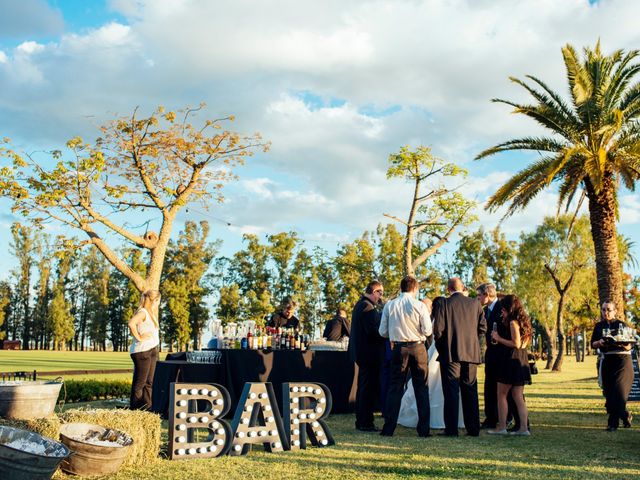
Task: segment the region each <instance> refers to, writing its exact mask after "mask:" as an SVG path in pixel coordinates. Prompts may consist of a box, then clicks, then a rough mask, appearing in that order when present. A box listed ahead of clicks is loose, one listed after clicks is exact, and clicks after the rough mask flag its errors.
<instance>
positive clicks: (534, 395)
mask: <svg viewBox="0 0 640 480" xmlns="http://www.w3.org/2000/svg"><path fill="white" fill-rule="evenodd" d="M525 397H526V398H544V399H545V400H546V399H549V400H550V399H553V398H562V399H566V400H594V399H598V398H603V397H602V394H597V393H594V394H593V395H591V394H583V393H581V394H572V393H546V392H545V393H537V392H534V393H529V392H526V393H525Z"/></svg>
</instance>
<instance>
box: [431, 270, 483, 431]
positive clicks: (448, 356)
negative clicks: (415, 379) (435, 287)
mask: <svg viewBox="0 0 640 480" xmlns="http://www.w3.org/2000/svg"><path fill="white" fill-rule="evenodd" d="M447 289H448V290H449V293H450V294H451V295H450V297H449V298H442V297H440V298H438V299H436V301H434V302H433V338H434V340H435V342H436V349H437V350H438V361H439V362H440V375H441V376H442V392H443V394H444V424H445V430H444V435H447V436H457V435H458V409H459V401H460V398H462V413H463V416H464V426H465V428H466V430H467V435H471V436H474V437H475V436H478V435H479V434H480V409H479V406H478V382H477V378H476V373H477V369H478V364H479V363H481V362H482V360H481V358H480V341H479V337H480V335H483V334H484V333H485V332H486V331H487V322H486V321H485V319H484V312H483V311H482V306H481V305H480V302H479V301H478V300H477V299H475V298H469V297H467V296H465V295H464V294H463V291H464V285H463V283H462V281H461V280H460V279H459V278H457V277H453V278H450V279H449V282H448V284H447Z"/></svg>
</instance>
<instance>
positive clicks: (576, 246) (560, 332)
mask: <svg viewBox="0 0 640 480" xmlns="http://www.w3.org/2000/svg"><path fill="white" fill-rule="evenodd" d="M571 223H572V219H571V217H570V216H568V215H564V216H561V217H559V218H554V217H546V218H545V219H544V222H543V223H542V224H541V225H539V226H538V227H537V228H536V230H535V231H533V232H531V233H527V234H523V235H522V236H521V241H520V249H519V252H518V258H519V263H518V285H517V291H518V292H521V295H522V296H523V298H524V300H525V302H526V306H527V308H528V309H529V310H530V311H531V313H532V314H533V316H534V317H535V318H536V320H538V321H539V322H540V323H541V324H542V325H543V326H545V328H546V330H545V331H546V333H547V337H548V338H547V341H548V342H549V343H548V349H547V352H548V357H547V367H550V366H552V367H553V368H552V369H553V370H554V371H561V369H562V362H563V359H564V340H565V334H566V330H567V329H566V321H567V312H568V310H569V309H573V310H579V305H580V304H581V299H582V296H581V295H580V293H579V290H580V289H585V288H586V289H587V290H588V291H590V288H589V286H590V285H591V284H593V283H595V270H594V268H595V260H594V258H593V248H592V245H591V236H590V233H589V220H588V219H587V218H585V217H581V218H578V219H576V221H575V222H574V224H573V228H572V229H571V230H569V229H570V226H571ZM533 289H537V290H539V291H542V292H543V294H544V295H546V299H544V298H541V297H540V296H539V294H538V292H537V291H533ZM540 303H542V304H540ZM551 306H553V309H554V310H555V312H554V313H555V315H551V312H550V307H551ZM551 325H553V327H551ZM553 333H555V334H556V335H557V340H558V341H557V356H556V357H555V362H553V365H552V361H553V357H554V349H553V343H554V340H555V338H554V337H555V336H554V335H553Z"/></svg>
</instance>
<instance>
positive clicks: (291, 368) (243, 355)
mask: <svg viewBox="0 0 640 480" xmlns="http://www.w3.org/2000/svg"><path fill="white" fill-rule="evenodd" d="M221 352H222V359H221V364H220V365H214V364H208V363H190V362H187V361H186V354H185V353H184V352H182V353H177V354H169V355H167V360H166V361H164V362H158V364H157V366H156V373H155V377H154V381H153V397H152V408H151V409H152V411H154V412H157V413H160V414H162V415H163V417H165V418H166V416H167V413H168V406H169V391H170V390H169V389H170V386H171V382H187V383H217V384H220V385H223V386H224V387H225V388H226V389H227V390H229V395H230V396H231V410H230V415H233V412H234V411H235V408H236V406H237V403H238V398H239V396H240V394H241V393H242V389H243V387H244V384H245V383H246V382H271V383H272V384H273V388H274V390H275V394H276V398H277V400H278V406H279V407H280V411H281V412H282V384H283V383H286V382H317V383H323V384H325V385H326V386H327V387H328V388H329V390H331V396H332V397H333V407H332V409H331V411H332V413H351V412H353V411H354V408H355V395H356V386H357V378H356V367H355V365H354V363H353V362H352V361H351V360H350V359H349V355H348V353H347V352H341V351H338V352H336V351H313V350H307V351H304V352H303V351H300V350H271V351H264V350H222V351H221Z"/></svg>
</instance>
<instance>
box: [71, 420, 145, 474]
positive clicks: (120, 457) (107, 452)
mask: <svg viewBox="0 0 640 480" xmlns="http://www.w3.org/2000/svg"><path fill="white" fill-rule="evenodd" d="M106 430H107V429H106V428H105V427H103V426H101V425H93V424H91V423H65V424H63V425H62V426H61V427H60V440H61V441H62V443H64V444H65V445H66V446H67V447H69V450H71V452H72V453H71V455H70V456H69V457H68V458H67V459H66V460H65V461H64V462H62V465H61V468H62V470H63V471H65V472H68V473H73V474H75V475H87V476H88V475H110V474H112V473H116V472H117V471H118V469H119V468H120V466H121V465H122V463H123V462H124V460H125V458H126V457H127V455H128V453H129V446H130V445H131V444H132V443H133V440H132V439H131V438H130V437H128V436H127V437H128V438H129V441H128V442H126V444H125V445H119V446H106V445H96V444H94V443H90V442H88V441H82V440H78V438H84V437H85V436H86V435H87V434H88V433H89V432H90V431H94V432H99V433H103V432H105V431H106ZM118 433H120V432H118Z"/></svg>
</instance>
